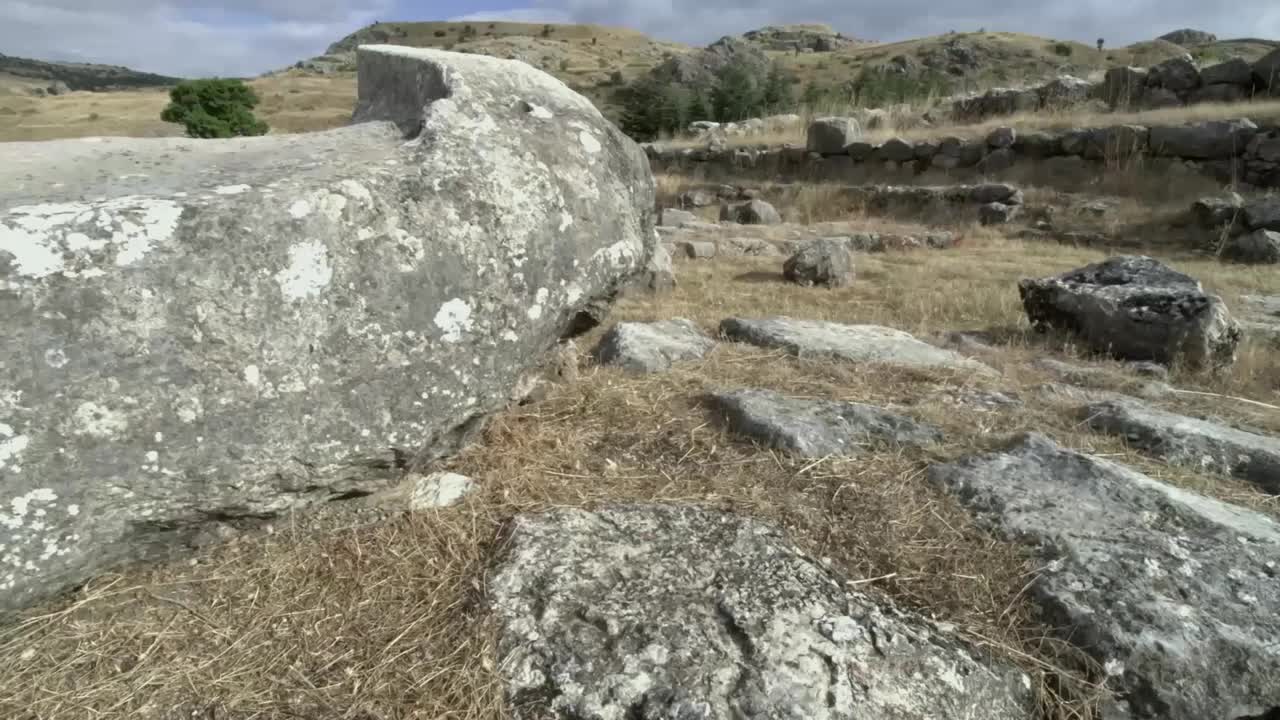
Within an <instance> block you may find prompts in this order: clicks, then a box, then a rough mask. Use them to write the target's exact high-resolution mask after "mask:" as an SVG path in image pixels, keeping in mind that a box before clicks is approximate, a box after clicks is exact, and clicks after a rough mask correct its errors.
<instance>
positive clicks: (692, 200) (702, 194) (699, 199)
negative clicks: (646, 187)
mask: <svg viewBox="0 0 1280 720" xmlns="http://www.w3.org/2000/svg"><path fill="white" fill-rule="evenodd" d="M679 199H680V207H682V208H701V207H710V206H712V205H715V204H716V200H717V198H716V196H715V195H714V194H712V193H710V192H708V191H706V190H686V191H685V192H682V193H680V198H679ZM664 224H665V223H664Z"/></svg>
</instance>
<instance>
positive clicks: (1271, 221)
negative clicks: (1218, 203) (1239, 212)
mask: <svg viewBox="0 0 1280 720" xmlns="http://www.w3.org/2000/svg"><path fill="white" fill-rule="evenodd" d="M1244 223H1245V226H1247V227H1248V228H1249V229H1250V230H1274V231H1276V232H1280V196H1274V195H1273V196H1263V197H1257V198H1251V199H1250V200H1249V201H1248V202H1246V203H1245V204H1244Z"/></svg>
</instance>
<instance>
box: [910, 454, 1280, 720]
mask: <svg viewBox="0 0 1280 720" xmlns="http://www.w3.org/2000/svg"><path fill="white" fill-rule="evenodd" d="M929 476H930V478H931V479H932V480H933V481H934V482H936V483H937V484H939V485H940V486H942V487H944V488H946V489H947V490H949V491H950V492H952V493H953V494H954V495H955V496H956V497H957V498H958V499H959V500H960V502H961V503H963V504H964V505H965V506H967V507H968V508H970V509H971V510H972V511H973V512H974V513H976V514H977V517H978V519H979V521H980V522H981V523H982V524H984V525H986V526H988V527H990V528H992V529H994V530H996V531H999V532H1001V533H1003V534H1004V535H1006V536H1008V537H1009V538H1010V539H1013V540H1015V541H1020V542H1022V543H1025V544H1026V545H1028V546H1029V547H1030V548H1032V549H1033V550H1034V551H1035V552H1036V553H1037V554H1038V555H1039V558H1040V561H1041V563H1042V565H1041V567H1042V568H1043V570H1042V571H1041V572H1040V573H1038V574H1037V575H1036V577H1035V579H1034V581H1033V582H1032V584H1031V586H1030V597H1031V598H1032V599H1033V600H1034V602H1035V603H1036V604H1037V605H1038V606H1039V607H1040V609H1041V611H1042V613H1043V621H1044V622H1045V624H1046V625H1048V626H1049V627H1052V628H1058V633H1059V635H1060V636H1061V637H1062V639H1064V640H1066V641H1067V642H1070V643H1073V644H1076V645H1078V646H1079V647H1080V648H1081V649H1083V650H1084V651H1086V652H1087V653H1089V654H1090V655H1091V656H1093V658H1094V659H1095V660H1096V661H1097V662H1098V663H1099V665H1100V666H1101V667H1102V670H1103V672H1104V677H1105V680H1106V682H1107V685H1108V686H1110V687H1112V688H1114V689H1116V690H1118V691H1119V702H1118V703H1116V704H1115V705H1114V706H1113V707H1111V708H1108V709H1106V710H1104V715H1103V717H1117V718H1134V719H1135V720H1137V719H1141V720H1157V719H1159V720H1204V719H1205V718H1224V719H1226V718H1230V719H1232V720H1236V719H1239V718H1257V717H1262V718H1270V717H1274V715H1275V713H1276V712H1280V706H1278V705H1277V702H1278V700H1277V699H1278V698H1280V654H1277V653H1276V651H1275V648H1276V647H1277V646H1278V645H1280V593H1277V592H1276V591H1275V588H1276V583H1277V581H1278V578H1280V571H1278V570H1277V562H1280V524H1278V523H1276V522H1275V521H1274V520H1272V519H1270V518H1268V517H1266V516H1264V515H1262V514H1260V513H1255V512H1252V511H1250V510H1246V509H1244V508H1241V507H1236V506H1233V505H1228V504H1226V503H1222V502H1219V501H1216V500H1211V499H1208V498H1204V497H1201V496H1199V495H1195V494H1193V493H1190V492H1187V491H1185V490H1181V489H1178V488H1175V487H1173V486H1170V485H1166V484H1164V483H1161V482H1157V481H1156V480H1152V479H1151V478H1148V477H1146V476H1145V475H1141V474H1139V473H1137V472H1134V471H1133V470H1130V469H1128V468H1125V467H1122V466H1120V465H1116V464H1114V463H1110V462H1107V461H1104V460H1100V459H1097V458H1093V457H1089V456H1087V455H1082V454H1079V453H1076V452H1072V451H1070V450H1065V449H1063V448H1061V447H1058V446H1057V445H1055V444H1054V443H1053V442H1052V441H1050V440H1049V439H1047V438H1045V437H1044V436H1041V435H1034V434H1033V435H1028V436H1024V437H1021V438H1019V439H1017V440H1015V441H1014V442H1013V443H1012V444H1011V445H1010V446H1009V447H1008V448H1007V449H1006V450H1005V451H1004V452H1000V453H996V454H992V455H985V456H980V457H974V458H970V459H967V460H963V461H961V462H958V463H954V464H950V465H938V466H934V467H933V468H931V469H930V471H929Z"/></svg>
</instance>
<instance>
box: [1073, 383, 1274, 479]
mask: <svg viewBox="0 0 1280 720" xmlns="http://www.w3.org/2000/svg"><path fill="white" fill-rule="evenodd" d="M1081 416H1082V417H1083V418H1084V419H1085V421H1086V422H1087V423H1088V424H1089V427H1090V428H1092V429H1094V430H1096V431H1098V432H1104V433H1108V434H1111V435H1119V436H1121V437H1123V438H1125V440H1126V441H1127V442H1128V443H1129V445H1131V446H1132V447H1136V448H1138V449H1140V450H1143V451H1144V452H1147V453H1150V454H1152V455H1155V456H1156V457H1158V458H1160V459H1162V460H1164V461H1165V462H1168V463H1169V464H1171V465H1182V466H1186V467H1191V468H1196V469H1199V470H1208V471H1212V472H1216V473H1220V474H1223V475H1234V476H1236V477H1240V478H1243V479H1245V480H1248V481H1249V482H1251V483H1253V484H1255V485H1257V486H1258V487H1259V488H1262V489H1263V490H1264V491H1266V492H1268V493H1271V494H1273V495H1280V440H1277V439H1275V438H1271V437H1267V436H1265V435H1257V434H1254V433H1251V432H1245V431H1244V430H1237V429H1235V428H1233V427H1228V426H1226V425H1221V424H1219V423H1214V422H1209V421H1207V420H1198V419H1196V418H1192V417H1187V416H1185V415H1176V414H1174V413H1170V412H1166V411H1164V410H1160V409H1159V408H1155V407H1151V406H1149V405H1140V404H1138V403H1135V402H1102V403H1095V404H1092V405H1089V406H1088V407H1086V408H1085V409H1083V410H1082V411H1081Z"/></svg>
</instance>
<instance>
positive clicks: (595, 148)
mask: <svg viewBox="0 0 1280 720" xmlns="http://www.w3.org/2000/svg"><path fill="white" fill-rule="evenodd" d="M578 141H579V142H581V143H582V149H583V150H586V151H587V152H588V153H590V154H592V155H595V154H596V153H598V152H600V141H599V140H596V136H595V135H592V134H591V133H590V132H589V131H587V130H582V131H580V132H579V133H578Z"/></svg>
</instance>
